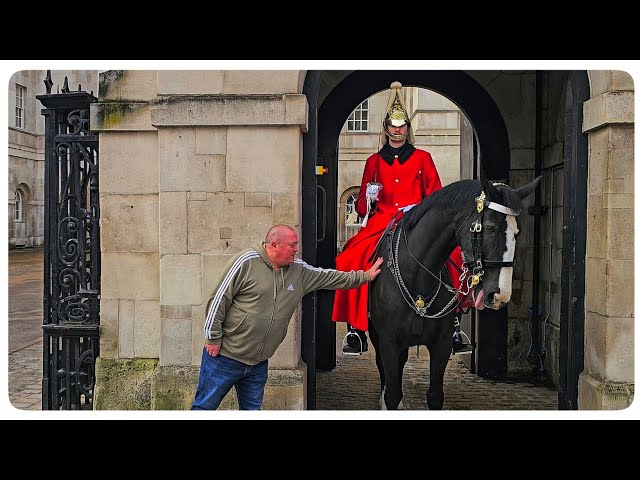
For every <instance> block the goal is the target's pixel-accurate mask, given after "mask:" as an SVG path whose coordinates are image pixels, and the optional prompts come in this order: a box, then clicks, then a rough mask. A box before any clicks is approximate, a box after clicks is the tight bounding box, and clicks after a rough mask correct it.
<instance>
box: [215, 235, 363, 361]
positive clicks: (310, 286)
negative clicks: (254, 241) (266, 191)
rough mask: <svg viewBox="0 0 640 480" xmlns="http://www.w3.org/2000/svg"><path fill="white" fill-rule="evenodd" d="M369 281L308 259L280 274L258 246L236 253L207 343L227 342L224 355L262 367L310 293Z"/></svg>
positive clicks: (221, 285)
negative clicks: (312, 263)
mask: <svg viewBox="0 0 640 480" xmlns="http://www.w3.org/2000/svg"><path fill="white" fill-rule="evenodd" d="M369 279H370V277H369V273H368V272H365V271H363V270H358V271H353V270H352V271H351V272H341V271H339V270H333V269H323V268H317V267H313V266H311V265H309V264H307V263H305V262H303V261H302V260H296V261H295V262H294V263H292V264H291V265H288V266H286V267H281V268H280V270H279V271H277V272H276V271H275V270H274V269H273V267H272V265H271V262H270V261H269V258H268V257H267V253H266V252H265V250H264V248H263V247H262V245H260V244H258V245H257V246H256V247H255V248H248V249H246V250H243V251H242V252H240V253H238V254H236V255H235V256H234V257H233V258H232V259H231V260H230V261H229V262H228V263H227V265H226V267H225V269H224V272H223V274H222V277H221V278H220V279H219V281H218V283H217V284H216V285H215V287H214V289H213V295H212V296H211V298H210V299H209V302H208V304H207V309H206V312H207V313H206V318H205V323H204V335H205V342H206V343H209V344H219V343H222V346H221V347H220V355H224V356H225V357H229V358H233V359H234V360H238V361H240V362H243V363H246V364H248V365H256V364H257V363H260V362H261V361H263V360H267V359H268V358H270V357H271V356H272V355H273V354H274V353H275V351H276V349H277V348H278V346H279V345H280V343H282V341H283V340H284V337H285V336H286V334H287V327H288V325H289V321H290V320H291V317H292V315H293V313H294V311H295V309H296V307H297V306H298V304H299V303H300V301H301V300H302V297H303V296H304V295H305V294H307V293H309V292H313V291H315V290H320V289H329V290H336V289H347V288H354V287H358V286H360V285H362V284H363V283H366V282H367V281H369Z"/></svg>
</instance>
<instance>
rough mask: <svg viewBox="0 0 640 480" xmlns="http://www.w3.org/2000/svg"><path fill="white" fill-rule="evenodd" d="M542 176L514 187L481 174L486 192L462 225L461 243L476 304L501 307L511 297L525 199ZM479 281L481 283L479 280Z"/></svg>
mask: <svg viewBox="0 0 640 480" xmlns="http://www.w3.org/2000/svg"><path fill="white" fill-rule="evenodd" d="M540 179H541V177H538V178H536V179H535V180H533V181H532V182H531V183H529V184H527V185H525V186H524V187H521V188H519V189H517V190H513V189H512V188H510V187H509V186H507V185H505V184H502V183H491V182H490V181H488V180H487V179H486V176H485V175H484V172H481V175H480V184H481V186H482V193H481V194H480V195H479V196H478V197H477V198H476V209H475V210H474V211H473V212H472V214H471V215H470V216H469V217H468V219H467V220H465V221H464V223H463V224H462V225H461V227H460V228H459V229H458V243H459V245H460V247H461V249H462V257H463V261H464V263H465V264H467V265H468V267H469V270H470V273H471V274H472V275H473V276H474V277H472V282H473V283H474V284H475V283H477V285H476V287H475V292H474V306H475V307H476V308H478V309H483V308H484V307H485V306H487V307H489V308H492V309H494V310H498V309H499V308H502V307H504V306H505V305H506V303H507V302H508V301H509V300H510V299H511V280H512V274H513V258H514V254H515V248H516V235H517V234H518V223H517V221H516V217H517V216H518V215H519V214H520V212H521V211H522V202H521V200H522V199H523V198H525V197H527V196H528V195H529V194H530V193H531V192H533V191H534V190H535V188H536V187H537V186H538V183H539V182H540ZM478 281H479V283H478Z"/></svg>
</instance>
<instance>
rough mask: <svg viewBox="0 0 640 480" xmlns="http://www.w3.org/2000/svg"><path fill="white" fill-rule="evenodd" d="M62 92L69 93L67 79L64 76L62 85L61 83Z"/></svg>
mask: <svg viewBox="0 0 640 480" xmlns="http://www.w3.org/2000/svg"><path fill="white" fill-rule="evenodd" d="M62 93H69V79H68V78H67V77H66V76H65V77H64V85H62Z"/></svg>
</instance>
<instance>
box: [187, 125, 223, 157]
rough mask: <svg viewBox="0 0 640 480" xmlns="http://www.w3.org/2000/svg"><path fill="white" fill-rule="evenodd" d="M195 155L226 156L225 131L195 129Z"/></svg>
mask: <svg viewBox="0 0 640 480" xmlns="http://www.w3.org/2000/svg"><path fill="white" fill-rule="evenodd" d="M195 131H196V153H197V154H198V155H226V154H227V129H226V128H224V127H217V128H207V127H200V128H196V129H195Z"/></svg>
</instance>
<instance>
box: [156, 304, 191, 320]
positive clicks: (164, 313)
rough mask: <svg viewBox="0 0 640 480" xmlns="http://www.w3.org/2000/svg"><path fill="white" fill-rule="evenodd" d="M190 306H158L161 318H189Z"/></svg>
mask: <svg viewBox="0 0 640 480" xmlns="http://www.w3.org/2000/svg"><path fill="white" fill-rule="evenodd" d="M191 308H192V307H191V305H160V317H162V318H191Z"/></svg>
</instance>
